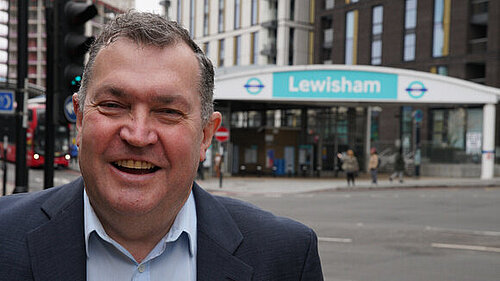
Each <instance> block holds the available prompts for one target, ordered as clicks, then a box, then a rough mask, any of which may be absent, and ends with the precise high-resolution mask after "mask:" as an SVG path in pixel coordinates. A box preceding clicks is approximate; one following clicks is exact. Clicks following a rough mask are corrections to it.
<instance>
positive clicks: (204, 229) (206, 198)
mask: <svg viewBox="0 0 500 281" xmlns="http://www.w3.org/2000/svg"><path fill="white" fill-rule="evenodd" d="M193 193H194V198H195V202H196V214H197V220H198V253H197V264H196V266H197V279H198V280H234V281H243V280H251V279H252V275H253V268H252V267H251V266H249V265H247V264H246V263H244V262H243V261H242V260H240V259H239V258H237V257H236V256H235V255H234V253H235V251H236V249H237V248H238V246H239V245H240V244H241V243H242V241H243V235H242V234H241V232H240V230H239V229H238V226H237V225H236V223H235V222H234V221H233V219H232V217H231V215H230V214H229V213H228V212H227V210H226V208H225V207H224V206H223V205H222V204H220V203H219V202H218V201H217V200H216V199H215V198H214V197H213V196H212V195H210V194H208V193H207V192H206V191H204V190H203V189H201V188H200V187H199V186H198V185H197V184H196V183H195V184H194V187H193Z"/></svg>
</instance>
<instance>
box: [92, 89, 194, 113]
mask: <svg viewBox="0 0 500 281" xmlns="http://www.w3.org/2000/svg"><path fill="white" fill-rule="evenodd" d="M105 94H110V95H112V96H114V97H116V98H125V99H126V98H132V96H131V95H130V94H128V93H127V92H126V91H125V90H124V89H122V88H121V87H116V86H114V85H104V86H102V87H100V88H98V89H97V91H96V95H95V97H96V98H98V97H99V96H101V95H105ZM150 101H152V102H154V103H158V104H172V103H175V102H178V103H180V104H182V105H184V106H186V107H188V108H191V104H190V103H189V102H188V101H187V99H186V98H185V97H184V95H182V94H168V95H161V94H160V95H153V96H152V97H151V98H150Z"/></svg>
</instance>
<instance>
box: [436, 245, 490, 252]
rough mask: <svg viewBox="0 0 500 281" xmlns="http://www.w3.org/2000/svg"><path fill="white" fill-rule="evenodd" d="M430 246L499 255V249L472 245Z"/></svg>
mask: <svg viewBox="0 0 500 281" xmlns="http://www.w3.org/2000/svg"><path fill="white" fill-rule="evenodd" d="M431 245H432V247H434V248H444V249H455V250H471V251H483V252H494V253H500V248H494V247H485V246H474V245H459V244H441V243H432V244H431Z"/></svg>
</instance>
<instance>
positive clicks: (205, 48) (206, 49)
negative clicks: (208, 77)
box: [203, 42, 210, 57]
mask: <svg viewBox="0 0 500 281" xmlns="http://www.w3.org/2000/svg"><path fill="white" fill-rule="evenodd" d="M203 52H204V53H205V55H206V56H207V57H208V53H209V52H210V42H205V43H203Z"/></svg>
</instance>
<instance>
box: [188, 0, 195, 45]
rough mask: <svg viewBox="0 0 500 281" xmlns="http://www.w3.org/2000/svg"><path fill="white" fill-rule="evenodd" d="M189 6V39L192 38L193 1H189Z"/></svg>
mask: <svg viewBox="0 0 500 281" xmlns="http://www.w3.org/2000/svg"><path fill="white" fill-rule="evenodd" d="M190 2H191V4H190V5H189V34H191V38H194V16H195V8H194V0H191V1H190Z"/></svg>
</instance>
